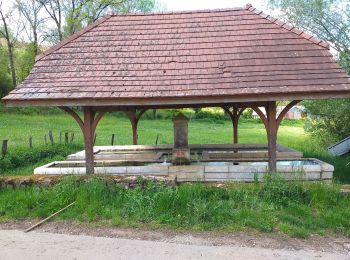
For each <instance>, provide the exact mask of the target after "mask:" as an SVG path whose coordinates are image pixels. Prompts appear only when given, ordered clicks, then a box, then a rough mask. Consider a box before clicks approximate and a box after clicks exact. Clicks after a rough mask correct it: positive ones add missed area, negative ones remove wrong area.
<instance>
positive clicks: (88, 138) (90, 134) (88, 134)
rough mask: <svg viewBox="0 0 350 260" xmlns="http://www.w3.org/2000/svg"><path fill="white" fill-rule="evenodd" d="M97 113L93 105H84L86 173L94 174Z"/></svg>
mask: <svg viewBox="0 0 350 260" xmlns="http://www.w3.org/2000/svg"><path fill="white" fill-rule="evenodd" d="M94 117H95V113H94V112H93V111H92V110H91V107H84V129H83V134H84V143H85V165H86V174H94V144H93V141H94V140H93V139H94V129H93V123H94Z"/></svg>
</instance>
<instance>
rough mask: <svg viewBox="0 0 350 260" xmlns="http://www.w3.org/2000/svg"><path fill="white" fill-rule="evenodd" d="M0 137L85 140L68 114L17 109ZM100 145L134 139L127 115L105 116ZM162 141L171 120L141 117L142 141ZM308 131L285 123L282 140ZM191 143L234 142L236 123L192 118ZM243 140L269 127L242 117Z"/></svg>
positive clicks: (168, 138)
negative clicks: (47, 136) (71, 136)
mask: <svg viewBox="0 0 350 260" xmlns="http://www.w3.org/2000/svg"><path fill="white" fill-rule="evenodd" d="M0 122H1V124H0V140H3V139H8V140H9V148H13V147H27V146H28V138H29V136H32V137H33V145H34V146H38V145H43V144H44V135H45V134H47V133H48V131H49V130H52V132H53V135H54V139H55V141H58V139H59V133H60V132H62V133H64V132H69V133H71V132H73V133H74V134H75V141H76V142H78V143H83V139H82V134H81V131H80V129H79V127H78V125H77V124H76V122H75V121H74V120H73V119H72V118H71V117H70V116H68V115H66V114H54V115H21V114H14V113H7V114H6V113H2V114H0ZM96 133H97V140H96V145H109V144H110V142H111V135H112V134H116V142H117V144H120V145H126V144H131V143H132V132H131V125H130V122H129V120H128V119H127V118H125V117H117V116H114V115H107V116H105V117H104V118H103V119H102V120H101V122H100V124H99V125H98V127H97V131H96ZM158 134H159V135H160V137H159V142H160V143H164V144H167V143H172V142H173V128H172V122H171V120H170V119H169V120H165V119H157V120H147V119H144V120H142V119H141V120H140V122H139V144H154V143H155V140H156V137H157V135H158ZM305 138H306V135H305V133H304V130H303V128H302V125H301V124H298V123H296V124H295V126H290V125H288V126H284V125H282V126H281V128H280V131H279V135H278V142H279V143H281V144H284V145H287V146H290V147H295V148H298V149H301V147H302V146H303V143H304V141H305ZM189 141H190V143H231V142H232V125H231V122H230V121H228V120H225V121H224V120H221V121H218V120H200V119H198V120H192V121H191V122H190V124H189ZM239 142H241V143H266V131H265V128H264V126H263V124H262V123H257V122H256V121H252V120H241V121H240V124H239Z"/></svg>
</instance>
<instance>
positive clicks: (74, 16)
mask: <svg viewBox="0 0 350 260" xmlns="http://www.w3.org/2000/svg"><path fill="white" fill-rule="evenodd" d="M36 1H39V2H40V4H41V5H42V6H43V8H44V9H45V11H46V13H47V14H48V16H49V18H50V19H51V20H52V21H53V22H54V24H55V29H54V30H53V31H52V32H51V35H49V36H50V37H51V38H52V39H53V42H58V41H62V40H63V39H64V38H65V37H68V36H70V35H72V34H73V33H75V32H77V31H79V30H80V29H81V28H82V27H84V26H86V25H87V24H89V23H91V22H93V21H96V20H97V19H98V18H100V17H101V16H104V15H106V13H108V12H116V13H128V12H148V11H151V10H153V9H154V7H155V1H154V0H36Z"/></svg>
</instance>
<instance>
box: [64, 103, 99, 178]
mask: <svg viewBox="0 0 350 260" xmlns="http://www.w3.org/2000/svg"><path fill="white" fill-rule="evenodd" d="M60 108H61V109H62V110H63V111H65V112H67V113H68V114H70V115H71V116H72V117H73V118H74V119H75V121H77V123H78V125H79V126H80V129H81V131H82V132H83V135H84V144H85V168H86V174H88V175H89V174H94V135H95V130H96V127H97V125H98V123H99V121H100V120H101V119H102V117H103V116H104V115H105V113H106V112H105V111H101V112H99V113H98V114H97V116H96V112H95V111H94V110H93V109H92V107H84V108H83V111H84V119H83V120H82V119H81V118H80V116H79V115H78V114H77V113H76V112H74V111H73V110H72V109H70V108H69V107H60Z"/></svg>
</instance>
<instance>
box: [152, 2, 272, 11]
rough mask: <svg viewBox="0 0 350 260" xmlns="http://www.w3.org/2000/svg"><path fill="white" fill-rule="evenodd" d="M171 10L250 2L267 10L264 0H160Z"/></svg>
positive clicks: (214, 7) (237, 4) (240, 5)
mask: <svg viewBox="0 0 350 260" xmlns="http://www.w3.org/2000/svg"><path fill="white" fill-rule="evenodd" d="M158 2H159V3H160V4H162V5H164V7H165V8H166V10H169V11H182V10H198V9H216V8H231V7H243V6H244V5H245V4H247V3H250V4H252V5H253V6H254V7H256V8H257V9H260V10H266V7H265V6H266V5H265V1H264V0H250V1H249V0H158Z"/></svg>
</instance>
